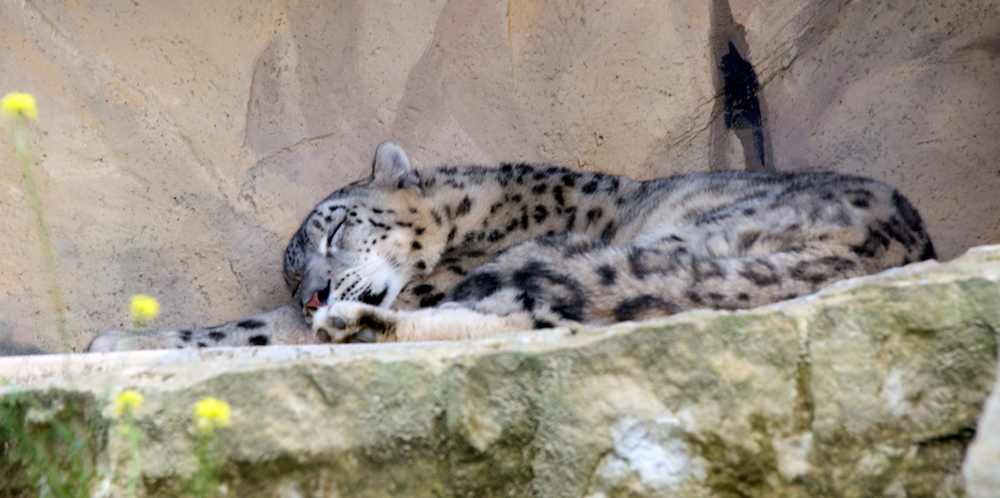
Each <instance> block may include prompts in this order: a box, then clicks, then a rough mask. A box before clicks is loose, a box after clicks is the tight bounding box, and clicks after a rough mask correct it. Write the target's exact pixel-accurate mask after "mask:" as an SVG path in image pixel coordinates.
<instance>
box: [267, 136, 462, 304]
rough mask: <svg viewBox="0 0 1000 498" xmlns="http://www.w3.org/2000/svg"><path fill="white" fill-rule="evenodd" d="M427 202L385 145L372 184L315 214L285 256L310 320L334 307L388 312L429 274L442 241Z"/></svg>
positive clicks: (338, 195)
mask: <svg viewBox="0 0 1000 498" xmlns="http://www.w3.org/2000/svg"><path fill="white" fill-rule="evenodd" d="M422 194H423V187H422V185H421V178H420V174H419V172H418V171H416V170H414V169H412V168H411V167H410V163H409V160H408V159H407V157H406V153H405V152H403V149H401V148H399V147H398V146H396V145H394V144H392V143H389V142H384V143H382V144H381V145H379V146H378V149H377V150H376V152H375V160H374V161H373V165H372V175H371V176H370V177H369V178H367V179H365V180H361V181H359V182H355V183H352V184H350V185H348V186H346V187H344V188H342V189H340V190H338V191H336V192H334V193H333V194H331V195H330V196H329V197H327V198H326V200H324V201H323V202H321V203H320V204H319V205H318V206H316V208H315V209H314V210H313V212H312V213H311V214H310V215H309V217H308V218H306V220H305V222H304V223H303V224H302V227H301V228H299V230H298V232H296V233H295V235H294V236H293V237H292V240H291V242H290V243H289V244H288V248H287V249H285V268H284V270H285V271H284V273H285V282H286V283H287V284H288V286H289V287H290V288H291V289H292V294H293V298H294V299H295V302H296V303H297V304H299V305H300V306H302V308H303V309H304V310H305V313H306V316H307V319H308V318H311V315H312V313H313V312H314V311H315V310H316V309H317V308H319V307H320V306H324V305H326V304H327V303H329V302H331V301H334V300H342V301H363V302H366V303H368V304H372V305H375V306H384V307H388V306H390V305H392V303H393V301H394V300H395V299H396V297H397V296H399V293H400V291H402V290H403V288H404V287H405V286H406V284H407V283H408V282H410V280H411V279H413V278H414V277H415V276H418V275H426V274H427V273H429V272H430V270H431V269H432V268H433V267H434V265H435V264H436V263H437V260H438V259H439V258H440V255H441V252H442V251H443V248H444V238H443V237H439V236H438V235H439V233H438V232H440V231H441V229H440V227H439V226H438V224H437V223H436V222H435V219H434V217H433V215H432V214H431V210H432V208H433V206H432V205H431V204H430V202H429V200H428V199H426V198H425V197H424V196H423V195H422Z"/></svg>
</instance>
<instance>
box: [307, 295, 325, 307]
mask: <svg viewBox="0 0 1000 498" xmlns="http://www.w3.org/2000/svg"><path fill="white" fill-rule="evenodd" d="M320 306H323V303H322V302H320V300H319V292H313V297H312V299H310V300H309V302H308V303H306V308H309V309H313V310H314V309H318V308H319V307H320Z"/></svg>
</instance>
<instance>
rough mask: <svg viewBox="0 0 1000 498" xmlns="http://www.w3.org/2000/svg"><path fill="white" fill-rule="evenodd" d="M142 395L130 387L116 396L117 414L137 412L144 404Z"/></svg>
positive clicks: (119, 415) (117, 415)
mask: <svg viewBox="0 0 1000 498" xmlns="http://www.w3.org/2000/svg"><path fill="white" fill-rule="evenodd" d="M142 399H143V398H142V395H141V394H139V393H137V392H135V391H133V390H131V389H129V390H127V391H122V393H121V394H119V395H118V397H116V398H115V416H116V417H121V416H122V415H123V414H125V413H130V414H131V413H135V411H136V410H138V409H139V407H140V406H142Z"/></svg>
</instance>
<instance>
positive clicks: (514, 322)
mask: <svg viewBox="0 0 1000 498" xmlns="http://www.w3.org/2000/svg"><path fill="white" fill-rule="evenodd" d="M532 323H533V321H532V318H531V316H530V315H528V314H527V313H512V314H509V315H505V316H498V315H493V314H485V313H479V312H477V311H474V310H471V309H469V308H464V307H461V306H459V305H456V304H450V305H449V304H446V305H444V306H440V307H437V308H427V309H422V310H417V311H397V310H391V309H387V308H379V307H376V306H372V305H369V304H365V303H361V302H357V301H336V302H333V303H330V304H329V305H327V306H324V307H321V308H319V309H318V310H316V312H315V314H314V315H313V332H314V333H315V334H316V337H317V339H319V340H320V341H323V342H397V341H398V342H415V341H452V340H458V339H474V338H479V337H490V336H494V335H497V334H503V333H507V332H519V331H522V330H529V329H531V328H532Z"/></svg>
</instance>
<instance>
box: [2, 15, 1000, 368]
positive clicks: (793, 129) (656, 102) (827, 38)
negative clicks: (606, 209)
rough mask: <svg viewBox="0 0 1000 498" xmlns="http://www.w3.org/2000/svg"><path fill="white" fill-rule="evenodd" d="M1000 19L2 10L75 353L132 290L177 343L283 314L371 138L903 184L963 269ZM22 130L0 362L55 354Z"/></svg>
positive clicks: (5, 187) (990, 175)
mask: <svg viewBox="0 0 1000 498" xmlns="http://www.w3.org/2000/svg"><path fill="white" fill-rule="evenodd" d="M998 12H1000V3H998V2H997V1H996V0H988V1H958V2H936V3H927V2H902V3H901V2H893V1H890V0H883V1H872V2H849V1H846V0H837V1H832V2H831V1H825V0H824V1H820V0H810V1H791V0H766V1H755V2H750V1H742V0H728V1H727V0H713V1H711V2H698V1H689V0H670V1H664V2H637V1H632V0H624V1H615V2H604V1H599V0H598V1H590V0H588V1H582V2H568V3H567V2H554V1H552V2H544V1H535V0H509V1H500V2H493V1H485V0H432V1H429V2H400V1H396V0H365V1H360V0H337V1H331V2H319V1H309V0H306V1H302V2H269V1H260V0H250V1H243V0H239V1H237V0H217V1H213V2H203V1H191V0H175V1H143V0H139V1H124V0H94V1H88V2H57V1H35V2H21V1H13V0H2V1H0V91H2V92H6V91H14V90H19V91H27V92H31V93H33V94H34V95H35V96H36V97H37V98H38V101H39V111H40V117H39V119H38V121H37V123H36V124H35V126H34V128H33V134H32V137H31V144H32V147H33V149H32V151H33V155H34V157H35V159H36V160H37V162H38V172H39V173H38V174H39V177H40V183H41V189H42V193H43V202H44V209H45V214H46V217H47V220H48V229H49V231H50V232H51V236H52V240H53V242H54V244H55V249H56V255H57V264H56V273H57V276H58V279H59V281H60V283H61V291H62V293H63V294H64V298H65V301H66V306H67V323H68V329H69V332H70V341H69V344H68V346H69V348H70V349H71V350H77V351H78V350H80V349H81V348H82V347H83V346H85V345H86V344H87V342H88V341H89V340H90V339H91V338H92V337H93V335H94V334H95V333H97V332H98V331H101V330H105V329H112V328H121V327H123V326H125V325H127V322H128V317H127V316H126V311H125V308H126V306H125V303H126V301H127V299H128V296H130V295H132V294H136V293H146V294H152V295H154V296H156V297H158V298H159V299H160V301H161V302H162V304H163V309H164V313H163V315H162V317H161V318H160V320H159V322H158V323H157V325H159V326H161V327H170V328H184V327H189V326H191V325H193V324H202V325H204V324H210V323H217V322H222V321H226V320H230V319H234V318H237V317H239V316H242V315H246V314H251V313H256V312H259V311H263V310H266V309H271V308H274V307H276V306H278V305H280V304H285V303H287V302H288V301H289V297H288V292H287V291H286V290H285V289H284V285H283V283H282V279H281V276H280V261H281V258H280V255H281V252H282V250H283V248H284V245H285V243H286V241H287V240H288V238H289V237H290V235H291V234H292V233H293V231H294V230H295V229H296V228H297V226H298V223H299V222H300V220H301V219H302V218H303V217H304V215H305V214H306V213H308V212H309V210H310V209H311V207H312V206H313V205H314V203H316V202H317V201H318V200H320V199H321V198H323V197H324V196H325V195H326V194H327V193H328V192H329V191H331V190H333V189H335V188H337V187H339V186H341V185H343V184H345V183H347V182H349V181H352V180H356V179H358V178H360V177H362V176H363V175H364V174H365V173H366V170H367V168H368V164H370V163H369V161H370V158H371V155H372V153H373V151H374V147H375V145H376V144H377V143H379V142H381V141H383V140H388V139H391V140H394V141H396V142H397V143H399V144H401V145H402V146H404V147H405V148H406V149H407V150H408V152H409V153H410V157H411V159H412V160H413V162H414V163H415V164H416V165H417V166H426V165H432V164H437V163H442V162H453V163H463V162H477V163H479V162H493V161H501V160H505V161H540V162H551V163H556V164H560V165H566V166H575V167H580V168H584V169H590V170H601V171H608V172H613V173H622V174H628V175H632V176H635V177H640V178H648V177H653V176H657V175H665V174H670V173H682V172H689V171H704V170H710V169H775V170H780V171H790V170H801V169H831V170H836V171H841V172H848V173H859V174H864V175H867V176H872V177H874V178H876V179H879V180H882V181H885V182H887V183H889V184H892V185H894V186H896V187H899V188H900V189H901V190H902V191H903V192H904V193H905V194H906V195H908V196H909V197H910V198H911V199H912V200H913V201H914V203H915V204H916V206H917V207H918V208H919V209H920V210H921V212H922V213H923V214H924V216H925V219H926V222H927V225H928V227H929V230H930V232H931V235H932V236H933V237H934V238H935V245H936V246H937V248H938V249H939V252H940V255H941V256H942V257H943V258H944V259H949V258H951V257H953V256H955V255H957V254H959V253H960V252H961V251H963V250H964V248H966V247H969V246H972V245H976V244H980V243H985V242H991V241H993V242H995V241H998V240H1000V223H998V219H1000V216H998V215H1000V197H998V196H996V195H995V192H996V191H997V190H998V188H1000V166H998V165H997V162H996V158H997V157H1000V141H998V140H995V138H994V135H995V130H997V129H1000V92H997V81H1000V38H998V36H997V33H1000V14H998ZM7 131H8V130H6V129H5V130H4V133H3V137H4V139H3V141H2V142H0V143H2V151H0V152H2V153H0V233H2V234H3V237H0V262H2V263H0V350H3V351H5V352H32V351H50V352H51V351H56V350H58V349H59V345H58V344H57V340H56V337H57V335H56V330H55V325H54V323H55V322H54V320H53V315H52V310H51V307H50V306H49V295H48V292H49V291H48V287H47V285H46V283H45V278H44V276H43V274H42V272H41V269H42V267H43V258H42V256H41V249H40V245H39V241H38V237H37V234H36V228H35V221H34V215H33V213H32V211H31V209H30V207H29V204H28V200H27V196H26V194H25V188H24V185H23V182H22V181H21V178H20V173H19V170H18V167H17V164H16V162H15V160H14V155H13V152H12V145H11V142H10V139H9V136H8V133H7Z"/></svg>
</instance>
